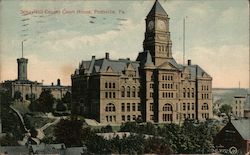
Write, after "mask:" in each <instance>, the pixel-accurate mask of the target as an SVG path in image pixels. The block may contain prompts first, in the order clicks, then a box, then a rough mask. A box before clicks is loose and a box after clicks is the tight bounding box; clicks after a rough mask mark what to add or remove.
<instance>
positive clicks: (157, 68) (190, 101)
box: [71, 0, 212, 124]
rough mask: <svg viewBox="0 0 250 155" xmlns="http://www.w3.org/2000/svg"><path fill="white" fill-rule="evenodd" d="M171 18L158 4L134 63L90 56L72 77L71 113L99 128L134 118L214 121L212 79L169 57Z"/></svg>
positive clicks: (191, 66)
mask: <svg viewBox="0 0 250 155" xmlns="http://www.w3.org/2000/svg"><path fill="white" fill-rule="evenodd" d="M169 20H170V18H169V16H168V14H167V13H166V12H165V10H164V9H163V7H162V6H161V5H160V3H159V2H158V1H157V0H156V1H155V3H154V5H153V7H152V9H151V10H150V12H149V13H148V15H147V17H146V20H145V24H146V31H145V38H144V41H143V48H144V51H143V52H141V53H139V54H138V57H137V59H136V61H132V60H130V59H119V60H113V59H111V56H110V55H109V53H106V54H105V57H104V58H101V59H96V58H95V56H92V59H91V60H89V61H82V62H81V63H80V65H79V68H78V69H76V71H75V73H74V74H73V75H72V76H71V79H72V98H73V104H74V110H75V111H74V112H76V113H79V114H81V115H83V116H85V117H87V118H92V119H95V120H97V121H98V122H100V123H103V124H120V123H123V122H127V121H136V120H138V119H140V120H142V121H145V122H154V123H171V122H173V123H180V122H182V121H183V120H184V119H187V118H189V119H197V120H201V121H202V120H206V119H208V118H211V117H212V77H211V76H209V74H208V73H206V72H205V71H204V70H203V69H202V68H201V67H200V66H198V65H193V64H192V63H191V60H188V64H187V65H181V64H178V63H177V62H176V61H175V59H174V58H173V56H172V42H171V37H170V31H169Z"/></svg>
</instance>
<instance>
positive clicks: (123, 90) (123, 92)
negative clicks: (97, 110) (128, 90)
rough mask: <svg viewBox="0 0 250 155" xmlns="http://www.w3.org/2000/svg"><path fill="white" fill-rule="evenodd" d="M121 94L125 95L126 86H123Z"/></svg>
mask: <svg viewBox="0 0 250 155" xmlns="http://www.w3.org/2000/svg"><path fill="white" fill-rule="evenodd" d="M121 96H122V97H125V87H124V86H122V88H121Z"/></svg>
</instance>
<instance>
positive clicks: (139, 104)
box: [137, 103, 141, 111]
mask: <svg viewBox="0 0 250 155" xmlns="http://www.w3.org/2000/svg"><path fill="white" fill-rule="evenodd" d="M137 106H138V107H137V110H138V111H141V103H138V105H137Z"/></svg>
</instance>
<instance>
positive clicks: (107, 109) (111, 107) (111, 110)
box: [105, 103, 115, 112]
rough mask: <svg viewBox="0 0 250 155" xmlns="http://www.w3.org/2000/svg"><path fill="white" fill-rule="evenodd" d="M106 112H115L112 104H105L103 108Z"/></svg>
mask: <svg viewBox="0 0 250 155" xmlns="http://www.w3.org/2000/svg"><path fill="white" fill-rule="evenodd" d="M105 110H106V112H115V105H114V104H113V103H109V104H107V106H106V108H105Z"/></svg>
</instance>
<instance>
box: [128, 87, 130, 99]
mask: <svg viewBox="0 0 250 155" xmlns="http://www.w3.org/2000/svg"><path fill="white" fill-rule="evenodd" d="M127 97H130V87H127Z"/></svg>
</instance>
